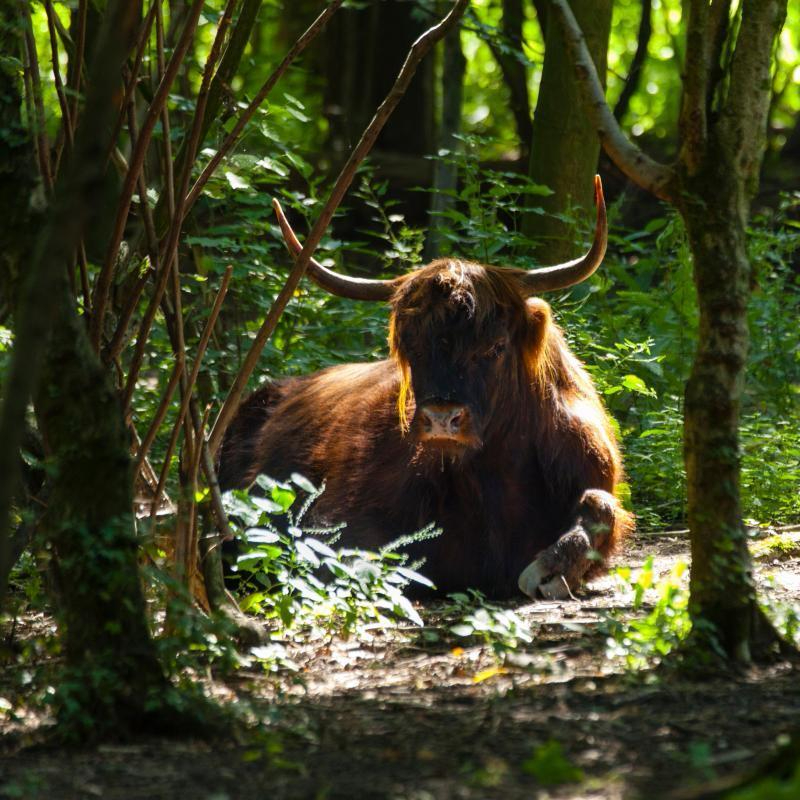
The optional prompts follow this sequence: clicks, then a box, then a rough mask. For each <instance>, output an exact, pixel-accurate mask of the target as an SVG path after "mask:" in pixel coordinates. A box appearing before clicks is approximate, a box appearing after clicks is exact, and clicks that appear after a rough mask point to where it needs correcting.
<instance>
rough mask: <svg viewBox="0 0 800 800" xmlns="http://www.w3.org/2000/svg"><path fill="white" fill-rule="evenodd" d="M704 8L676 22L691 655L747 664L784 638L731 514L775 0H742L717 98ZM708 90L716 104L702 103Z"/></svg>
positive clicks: (736, 507) (779, 18)
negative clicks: (751, 229)
mask: <svg viewBox="0 0 800 800" xmlns="http://www.w3.org/2000/svg"><path fill="white" fill-rule="evenodd" d="M704 12H708V9H706V8H705V7H704V6H702V5H698V6H697V7H693V8H692V14H690V16H689V20H688V25H689V34H688V42H689V44H690V47H689V48H687V77H686V87H685V90H684V98H683V108H682V111H681V132H682V140H683V141H682V147H681V166H680V168H679V183H680V192H679V194H678V199H677V204H678V206H679V209H680V211H681V215H682V216H683V219H684V222H685V224H686V229H687V234H688V237H689V246H690V249H691V251H692V263H693V267H694V280H695V286H696V288H697V299H698V307H699V311H700V325H699V331H698V344H697V353H696V354H695V359H694V364H693V366H692V372H691V375H690V377H689V380H688V382H687V385H686V392H685V400H686V403H685V409H684V461H685V464H686V477H687V487H688V516H689V529H690V530H691V542H692V571H691V602H690V613H691V616H692V621H693V642H694V643H697V644H699V647H696V648H695V651H696V652H700V653H701V654H702V655H703V656H705V657H707V656H708V655H709V654H710V653H711V652H713V650H709V646H708V645H709V642H708V641H707V637H706V634H709V635H710V636H712V637H713V639H714V641H715V643H716V645H718V647H717V648H716V651H717V652H719V651H720V650H721V651H722V652H723V653H724V654H725V656H726V657H727V658H728V659H731V660H732V661H734V662H738V663H744V664H747V663H750V661H751V660H753V659H755V660H763V659H764V658H766V657H769V655H770V654H771V652H772V651H773V650H774V649H775V646H776V645H779V646H782V647H785V645H783V643H782V642H781V640H779V637H778V636H777V634H776V633H775V631H774V629H773V628H772V626H771V624H770V623H769V621H768V620H767V619H766V617H765V616H764V614H763V612H761V610H760V609H759V606H758V602H757V598H756V590H755V585H754V583H753V577H752V569H751V565H750V555H749V551H748V547H747V537H746V533H745V530H744V526H743V523H742V516H741V502H740V488H739V439H738V427H739V409H740V403H741V398H742V389H743V386H744V379H745V369H746V363H747V347H748V328H747V304H748V300H749V297H750V284H751V266H750V262H749V259H748V255H747V242H746V227H747V221H748V218H749V216H750V203H751V201H752V197H753V196H754V195H755V192H756V190H757V188H758V182H759V173H760V169H761V164H762V160H763V154H764V145H765V141H766V119H767V110H768V107H769V87H770V82H769V74H770V62H771V53H772V46H773V43H774V40H775V37H776V36H777V34H778V32H779V31H780V29H781V26H782V23H783V19H784V17H785V13H786V0H764V1H763V2H760V3H755V0H751V1H750V2H746V3H745V4H744V6H743V13H742V22H741V27H740V30H739V33H738V37H737V41H736V48H735V51H734V55H733V59H732V62H731V66H730V86H729V88H727V92H726V95H725V96H723V95H722V94H721V93H720V94H717V93H716V89H717V86H718V83H717V81H718V80H719V78H718V77H717V70H716V66H715V65H716V58H715V56H713V55H711V54H710V51H709V50H708V49H707V48H708V44H707V43H708V42H711V41H714V40H715V37H714V35H713V28H714V25H715V24H716V25H718V26H720V27H723V26H725V24H726V20H725V19H722V20H718V21H714V19H713V16H711V17H703V16H702V14H703V13H704ZM712 12H713V9H712ZM712 12H708V13H712ZM716 38H717V40H718V39H719V37H716ZM718 47H719V49H720V51H721V49H722V45H721V43H720V44H718ZM698 68H699V72H698ZM715 97H718V98H719V100H718V102H719V104H720V107H719V108H718V109H713V108H712V106H711V101H710V99H713V98H715ZM709 112H714V113H709Z"/></svg>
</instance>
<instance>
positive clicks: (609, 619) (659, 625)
mask: <svg viewBox="0 0 800 800" xmlns="http://www.w3.org/2000/svg"><path fill="white" fill-rule="evenodd" d="M685 571H686V564H685V563H684V562H682V561H679V562H678V563H677V564H676V565H675V566H674V567H673V568H672V570H671V571H670V573H669V575H667V576H666V577H665V578H662V579H661V580H660V581H656V580H655V576H654V573H653V557H652V556H650V557H649V558H648V559H647V560H646V561H645V562H644V564H643V565H642V567H641V569H639V570H638V571H637V572H635V573H634V572H633V571H632V570H631V569H630V567H618V568H617V569H616V570H615V571H614V574H615V575H616V577H617V579H618V580H619V582H620V584H621V588H622V589H623V591H625V592H627V593H632V594H633V599H632V603H631V606H632V610H633V612H634V613H635V614H639V616H636V617H634V618H632V619H629V618H626V616H625V615H624V614H623V613H622V612H620V611H618V610H612V611H609V612H608V613H607V615H606V617H605V620H604V622H603V623H602V625H601V628H600V630H601V632H602V633H604V634H605V636H606V654H607V656H608V657H609V658H621V659H622V660H623V661H624V663H625V666H626V667H627V668H628V669H630V670H638V669H643V668H645V667H651V666H655V665H656V664H658V663H659V662H660V661H661V659H662V658H664V656H666V655H668V654H669V653H670V652H672V650H674V649H675V648H676V647H677V646H678V645H679V644H680V643H681V642H682V641H683V640H684V639H685V638H686V636H687V635H688V634H689V631H690V630H691V621H690V619H689V593H688V590H687V587H686V586H685V585H684V583H683V582H682V581H681V577H682V576H683V574H684V572H685Z"/></svg>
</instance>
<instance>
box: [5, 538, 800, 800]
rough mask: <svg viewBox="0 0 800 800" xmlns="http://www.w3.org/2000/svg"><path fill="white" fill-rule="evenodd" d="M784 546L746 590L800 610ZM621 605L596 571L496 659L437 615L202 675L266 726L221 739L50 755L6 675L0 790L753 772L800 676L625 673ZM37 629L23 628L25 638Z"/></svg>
mask: <svg viewBox="0 0 800 800" xmlns="http://www.w3.org/2000/svg"><path fill="white" fill-rule="evenodd" d="M779 538H780V541H779V542H778V543H776V544H775V546H774V547H772V546H767V547H762V548H761V558H760V559H759V563H758V573H757V576H758V581H759V584H760V587H761V588H762V591H764V592H765V593H766V594H768V596H769V598H770V602H771V603H774V604H777V605H780V606H782V607H784V608H786V607H795V608H797V607H798V605H800V534H797V533H791V534H784V535H782V536H781V537H779ZM649 556H652V557H653V564H654V567H653V572H654V574H655V575H657V576H664V575H668V574H669V573H670V571H671V570H672V569H673V567H674V566H675V565H676V564H677V563H678V562H681V561H683V562H686V563H688V561H689V554H688V542H687V540H686V539H685V537H683V536H670V535H664V534H661V535H657V536H649V537H644V536H640V537H638V538H636V539H634V540H633V541H632V542H630V543H629V544H628V546H627V547H626V550H625V552H623V553H622V554H621V555H620V556H619V558H618V563H619V564H621V565H626V566H630V567H632V568H637V567H640V566H641V565H642V564H643V563H644V561H645V559H647V558H648V557H649ZM632 603H633V592H632V591H631V589H630V586H628V587H626V586H625V585H624V584H622V583H621V582H620V581H619V580H618V579H616V578H615V577H614V576H607V577H604V578H602V579H599V580H597V581H595V582H594V583H593V584H592V585H591V586H590V587H589V588H588V589H587V590H586V591H585V592H583V593H582V595H581V597H580V598H579V599H578V600H575V601H572V600H570V601H568V602H558V603H556V602H538V603H528V604H525V605H521V606H519V605H517V606H516V608H515V610H516V612H517V613H518V615H519V616H520V617H522V618H523V619H524V620H525V621H526V622H528V623H529V624H530V626H531V629H532V630H533V631H534V639H533V642H532V643H530V644H521V645H520V646H518V647H517V648H516V649H514V650H513V651H509V652H508V653H507V654H505V655H503V656H500V657H498V656H497V655H496V654H495V653H494V651H493V650H492V648H491V647H488V646H487V645H486V643H483V644H478V643H474V642H472V643H471V642H470V641H469V640H465V641H463V642H462V643H461V644H459V643H458V642H454V641H453V639H452V638H448V637H447V636H441V637H440V636H438V635H437V634H436V633H435V632H436V631H437V630H446V629H443V628H442V627H441V607H437V606H436V605H433V604H431V605H429V606H427V607H425V608H424V609H422V612H423V617H424V618H425V622H426V627H425V628H424V629H423V630H422V631H419V630H416V631H415V632H411V631H408V630H405V631H400V632H397V633H395V634H394V635H390V636H380V637H378V636H375V637H371V638H368V637H363V636H362V637H359V640H358V641H356V640H355V639H351V640H350V641H342V640H339V639H327V640H325V641H317V642H312V643H308V642H306V643H300V644H295V645H290V646H289V655H290V656H291V658H292V659H293V660H294V661H296V662H297V664H298V666H299V668H300V671H299V672H298V673H295V674H294V676H293V677H286V676H284V675H282V674H278V675H265V674H264V672H263V671H255V670H253V671H248V670H239V671H237V672H235V673H233V675H232V676H228V677H226V678H224V679H214V678H211V677H210V676H207V678H206V689H207V691H208V692H209V693H211V694H212V695H214V696H216V697H219V698H220V700H223V701H235V702H236V704H237V706H239V707H245V708H247V709H248V712H247V713H248V715H249V716H250V718H254V719H258V720H259V721H260V723H261V724H260V728H259V730H260V733H258V734H253V736H250V735H244V736H241V735H240V736H236V737H234V736H232V737H231V738H229V739H225V740H223V741H219V740H217V741H212V742H206V741H197V740H192V739H188V740H170V739H163V738H147V739H142V740H138V741H134V742H130V743H127V744H124V745H119V744H105V745H101V746H99V747H93V748H83V749H81V748H78V749H63V748H59V749H56V748H53V747H51V746H48V745H47V744H42V743H41V729H42V727H43V724H44V723H45V722H46V720H43V719H42V717H41V716H40V715H37V714H36V713H30V714H29V715H27V716H26V715H25V713H24V711H22V710H21V709H20V706H18V705H17V704H18V702H19V698H13V697H11V698H9V697H8V695H9V694H10V693H11V692H12V689H11V688H9V687H7V686H6V685H5V684H6V683H7V681H6V680H2V679H0V703H2V702H3V695H4V694H5V695H6V696H7V700H9V701H10V702H6V705H9V704H11V705H13V706H14V707H15V713H14V714H6V716H5V721H4V718H3V716H2V715H1V714H2V712H3V705H0V733H2V734H5V735H4V736H3V737H2V738H0V797H1V798H20V797H22V798H31V800H33V799H34V798H47V799H48V800H51V799H52V800H55V799H56V798H57V799H58V800H68V799H69V798H91V797H100V798H112V799H113V800H123V798H124V799H125V800H128V799H129V798H130V799H133V798H141V799H142V800H144V798H148V800H149V799H150V798H165V799H166V798H179V797H191V798H198V799H202V800H228V799H229V800H235V798H261V797H265V798H266V797H269V798H353V799H354V800H359V799H360V798H392V799H393V800H401V799H402V800H440V799H441V800H445V799H449V798H508V800H515V799H516V798H526V800H529V799H530V798H593V799H594V798H597V799H598V800H599V798H608V799H609V800H612V799H613V798H647V799H649V798H662V797H670V796H673V794H674V793H675V791H676V790H681V789H684V788H686V787H689V786H692V785H694V784H697V783H700V782H703V781H707V780H709V779H712V778H715V777H719V776H724V775H726V774H729V773H731V772H732V771H738V770H742V769H746V768H747V767H749V766H752V765H754V764H756V763H758V761H759V759H761V758H763V756H764V755H765V754H766V753H768V752H769V751H770V749H771V748H772V747H773V746H774V745H775V743H776V741H778V739H779V738H780V737H781V736H782V735H783V734H785V733H787V732H789V731H791V730H792V729H793V728H795V727H796V726H797V725H798V722H799V721H800V681H799V680H798V674H797V670H796V669H793V668H791V667H790V666H788V665H786V664H775V665H774V666H771V667H768V668H759V669H757V670H755V669H754V670H752V671H750V672H747V673H745V674H738V675H733V676H732V675H723V674H720V675H717V676H712V677H710V678H708V679H706V680H703V681H696V680H689V679H688V678H686V677H681V676H680V675H676V674H665V673H663V672H660V671H659V672H648V671H639V672H631V671H629V670H626V667H625V661H624V658H622V657H620V656H614V655H613V654H610V653H609V652H608V649H607V641H606V639H607V633H604V632H603V631H604V630H605V626H604V623H603V620H605V619H607V617H608V614H609V611H611V610H613V609H616V610H617V612H618V613H621V614H623V615H626V614H627V615H632V614H633V607H632ZM43 624H48V623H47V621H46V620H44V621H43V620H42V619H41V618H40V619H38V621H37V620H34V619H30V620H25V619H20V620H19V621H18V625H19V626H20V628H21V630H20V631H18V634H17V635H19V636H24V635H25V631H24V628H25V626H26V625H29V626H31V627H36V626H37V625H39V626H41V625H43ZM426 633H427V635H426ZM431 633H432V635H431ZM37 736H38V737H39V738H38V740H39V741H40V743H39V744H35V742H36V741H37ZM32 742H33V743H34V744H31V743H32ZM570 779H571V782H569V781H570ZM548 781H551V782H555V783H557V784H558V785H550V786H549V787H548V786H545V784H546V783H547V782H548ZM559 781H567V782H561V783H559Z"/></svg>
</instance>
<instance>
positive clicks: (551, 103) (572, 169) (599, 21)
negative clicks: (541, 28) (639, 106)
mask: <svg viewBox="0 0 800 800" xmlns="http://www.w3.org/2000/svg"><path fill="white" fill-rule="evenodd" d="M571 7H572V10H573V12H574V13H575V16H576V18H577V19H578V22H579V23H580V25H581V28H582V30H583V32H584V36H585V37H586V42H587V44H588V47H589V52H590V53H591V56H592V60H593V61H594V63H595V66H596V68H597V73H598V75H599V76H600V80H601V82H602V83H603V85H605V74H606V58H607V55H608V36H609V32H610V30H611V8H612V0H572V3H571ZM530 152H531V159H530V169H529V175H530V177H531V179H532V180H534V181H535V182H536V183H540V184H543V185H544V186H548V187H549V188H550V189H552V191H553V194H552V195H550V196H549V197H545V198H542V202H541V203H540V205H541V207H542V208H543V209H544V211H545V212H546V213H545V214H536V213H531V214H528V215H526V216H525V218H524V219H523V222H522V229H523V231H524V232H525V233H526V234H527V235H528V236H530V237H531V238H534V239H537V240H538V241H539V245H538V246H537V248H536V255H537V257H538V258H539V260H540V261H542V262H554V261H564V260H566V259H568V258H572V257H573V256H575V255H576V254H577V253H578V252H579V251H580V250H581V249H582V247H583V242H581V241H579V240H577V239H576V237H575V231H574V228H573V226H571V225H570V224H568V223H566V222H564V221H562V220H561V219H559V218H557V217H556V216H554V215H557V214H561V213H563V212H565V211H567V210H568V209H569V208H570V207H580V208H591V205H592V197H593V195H592V177H593V176H594V174H595V172H596V171H597V159H598V156H599V154H600V140H599V138H598V136H597V133H596V132H595V129H594V126H593V125H592V123H591V121H590V120H589V119H588V118H587V117H586V114H585V113H584V110H583V103H582V99H581V96H580V89H579V86H578V81H577V79H576V77H575V73H574V71H573V70H572V67H571V61H570V57H569V54H568V52H567V49H566V47H565V45H564V39H563V36H562V34H561V28H560V25H559V22H558V19H557V18H556V16H555V15H554V14H548V24H547V35H546V38H545V56H544V68H543V70H542V81H541V84H540V86H539V99H538V101H537V104H536V111H535V112H534V116H533V128H532V139H531V147H530Z"/></svg>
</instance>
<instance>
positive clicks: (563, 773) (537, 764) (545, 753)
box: [522, 739, 583, 786]
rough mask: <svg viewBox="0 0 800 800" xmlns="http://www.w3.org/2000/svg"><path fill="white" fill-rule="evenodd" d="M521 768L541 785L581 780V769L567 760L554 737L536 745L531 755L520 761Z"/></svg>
mask: <svg viewBox="0 0 800 800" xmlns="http://www.w3.org/2000/svg"><path fill="white" fill-rule="evenodd" d="M522 770H523V772H526V773H527V774H528V775H532V776H533V777H534V778H536V780H537V781H538V782H539V783H541V784H542V785H543V786H560V785H561V784H563V783H577V782H578V781H582V780H583V770H581V769H580V768H579V767H576V766H574V765H573V764H571V763H570V762H569V760H568V759H567V757H566V756H565V755H564V751H563V748H562V747H561V743H560V742H558V741H556V740H555V739H550V740H549V741H548V742H545V743H544V744H543V745H541V746H540V747H537V748H536V750H534V751H533V755H532V756H531V757H530V758H529V759H527V760H526V761H524V762H523V763H522Z"/></svg>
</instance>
